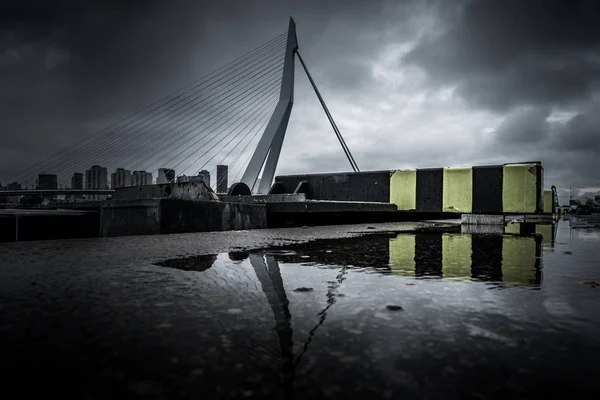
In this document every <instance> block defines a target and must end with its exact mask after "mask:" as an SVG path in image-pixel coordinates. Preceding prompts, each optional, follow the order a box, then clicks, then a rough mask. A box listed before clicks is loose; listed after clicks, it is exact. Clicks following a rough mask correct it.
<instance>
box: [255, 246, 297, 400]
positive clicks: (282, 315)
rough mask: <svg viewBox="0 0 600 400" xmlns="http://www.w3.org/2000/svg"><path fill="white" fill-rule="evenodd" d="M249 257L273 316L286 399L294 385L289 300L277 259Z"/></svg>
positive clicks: (261, 256) (257, 255)
mask: <svg viewBox="0 0 600 400" xmlns="http://www.w3.org/2000/svg"><path fill="white" fill-rule="evenodd" d="M249 259H250V264H251V265H252V268H254V272H255V273H256V277H257V278H258V280H259V282H260V285H261V287H262V290H263V292H264V293H265V296H266V297H267V301H268V302H269V305H270V306H271V310H272V311H273V316H274V317H275V332H276V333H277V336H278V338H279V346H280V350H281V368H282V375H283V392H284V398H286V399H288V398H290V397H291V396H292V391H293V386H294V341H293V330H292V324H291V319H292V316H291V314H290V309H289V304H290V302H289V300H288V298H287V294H286V293H285V287H284V286H283V279H282V277H281V271H280V270H279V263H278V262H277V260H275V258H274V257H273V256H263V255H262V254H250V256H249Z"/></svg>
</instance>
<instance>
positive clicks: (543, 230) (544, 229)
mask: <svg viewBox="0 0 600 400" xmlns="http://www.w3.org/2000/svg"><path fill="white" fill-rule="evenodd" d="M535 233H537V234H538V235H540V236H541V237H542V245H543V246H551V245H552V236H553V235H554V225H553V224H536V225H535Z"/></svg>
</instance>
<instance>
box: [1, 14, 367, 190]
mask: <svg viewBox="0 0 600 400" xmlns="http://www.w3.org/2000/svg"><path fill="white" fill-rule="evenodd" d="M296 56H297V58H298V59H299V60H300V61H301V65H302V67H303V69H304V71H305V72H306V73H307V76H308V78H309V80H310V82H311V85H312V87H313V88H314V90H315V93H316V95H317V98H318V99H319V101H320V103H321V105H322V106H323V109H324V111H325V114H326V115H327V117H328V119H329V121H330V123H331V125H332V128H333V130H334V133H335V134H336V135H337V137H338V139H339V141H340V144H341V146H342V149H343V151H344V152H345V153H346V156H347V158H348V160H349V162H350V165H351V167H352V169H353V170H354V171H358V166H357V165H356V162H355V161H354V158H353V157H352V155H351V153H350V150H349V149H348V146H347V145H346V143H345V141H344V139H343V137H342V135H341V133H340V131H339V129H338V128H337V126H336V124H335V122H334V120H333V118H332V116H331V114H330V112H329V110H328V109H327V106H326V105H325V102H324V100H323V98H322V96H321V95H320V93H319V91H318V89H317V86H316V84H315V82H314V81H313V79H312V77H311V76H310V73H309V71H308V68H307V67H306V64H305V62H304V60H303V59H302V57H301V56H300V53H299V49H298V41H297V36H296V26H295V23H294V20H293V19H292V18H290V22H289V27H288V30H287V32H285V33H283V34H281V35H278V36H277V37H275V38H273V39H271V40H269V41H268V42H266V43H264V44H262V45H261V46H258V47H257V48H255V49H253V50H252V51H250V52H248V53H246V54H244V55H243V56H241V57H239V58H237V59H235V60H233V61H231V62H230V63H228V64H226V65H224V66H223V67H221V68H219V69H218V70H216V71H214V72H212V73H210V74H208V75H207V76H205V77H203V78H201V79H198V80H196V81H194V82H192V83H191V84H189V85H187V86H185V87H183V88H181V89H180V90H178V91H177V92H175V93H172V94H171V95H169V96H167V97H165V98H163V99H160V100H159V101H157V102H155V103H153V104H150V105H148V106H147V107H145V108H143V109H142V110H140V111H138V112H136V113H135V114H133V115H131V116H129V117H127V118H125V119H123V120H121V121H119V122H117V123H115V124H113V125H111V126H109V127H107V128H106V129H104V130H102V131H100V132H97V133H95V134H93V135H91V136H90V137H87V138H85V139H84V140H82V141H80V142H78V143H75V144H73V145H72V146H70V147H69V148H67V149H64V150H63V151H61V152H60V153H58V154H55V155H54V156H52V157H50V158H48V159H46V160H43V161H41V162H39V163H37V164H35V165H32V166H31V167H29V168H27V169H26V170H23V171H21V172H19V173H17V174H15V175H14V176H13V177H12V178H11V179H9V181H14V182H15V183H17V184H20V185H22V186H24V189H25V190H8V191H5V192H2V193H4V194H5V195H16V194H19V195H23V194H40V195H49V194H70V195H77V194H108V193H111V192H112V190H114V189H115V188H114V187H110V188H109V185H108V183H109V178H108V176H109V175H108V173H109V172H110V171H116V170H117V169H120V170H121V171H123V170H125V171H129V173H131V171H133V173H134V174H136V173H138V174H139V173H142V174H146V173H147V171H148V172H154V171H157V170H159V169H161V168H162V169H165V170H171V171H174V172H175V173H176V174H175V173H173V174H172V176H170V177H169V178H168V179H166V181H165V180H163V181H161V180H160V179H159V178H158V177H157V183H169V182H174V181H179V180H184V179H185V178H186V176H188V175H191V176H197V175H199V174H201V173H206V172H207V171H208V172H209V173H210V176H214V175H215V172H216V170H217V165H227V166H228V170H229V174H228V175H225V176H223V177H219V179H220V180H223V179H227V177H228V176H229V179H230V182H232V183H234V184H233V185H231V186H229V185H226V186H229V187H230V188H231V189H234V192H237V193H243V194H250V192H252V193H267V192H268V191H269V188H270V186H271V184H272V182H273V178H274V174H275V170H276V168H277V163H278V161H279V156H280V152H281V148H282V146H283V141H284V138H285V133H286V129H287V125H288V121H289V118H290V114H291V111H292V107H293V101H294V73H295V60H296ZM84 171H86V179H85V182H81V181H82V179H81V178H80V179H79V182H80V183H79V184H72V182H73V181H72V179H74V178H72V176H73V174H75V173H79V174H83V172H84ZM117 172H118V171H117ZM117 172H115V173H117ZM40 174H43V175H44V176H45V177H50V178H51V181H52V182H51V183H50V185H42V184H40V182H37V183H35V182H36V178H37V177H38V176H40ZM98 174H101V175H102V176H100V177H99V176H98ZM53 176H55V178H53ZM80 177H82V175H80ZM231 178H233V179H231ZM221 183H222V182H220V181H216V182H215V183H214V184H213V185H211V186H212V187H213V188H215V189H216V188H217V187H220V186H221V185H220V184H221ZM145 184H147V182H145ZM58 186H61V188H59V187H58ZM77 186H79V187H77ZM126 186H131V184H130V185H126ZM13 187H14V185H13ZM62 187H65V189H62ZM230 191H231V190H230Z"/></svg>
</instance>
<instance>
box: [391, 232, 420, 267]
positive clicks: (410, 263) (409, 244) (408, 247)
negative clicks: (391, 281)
mask: <svg viewBox="0 0 600 400" xmlns="http://www.w3.org/2000/svg"><path fill="white" fill-rule="evenodd" d="M390 269H391V270H392V271H393V272H395V273H399V274H402V275H414V274H415V235H398V236H397V237H395V238H391V239H390Z"/></svg>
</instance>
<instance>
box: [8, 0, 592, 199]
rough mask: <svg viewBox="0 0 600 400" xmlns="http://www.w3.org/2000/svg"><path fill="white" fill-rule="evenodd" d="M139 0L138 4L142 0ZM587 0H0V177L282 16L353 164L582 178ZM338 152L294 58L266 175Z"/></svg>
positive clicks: (586, 166)
mask: <svg viewBox="0 0 600 400" xmlns="http://www.w3.org/2000/svg"><path fill="white" fill-rule="evenodd" d="M142 4H143V5H142ZM599 9H600V7H599V5H598V3H597V2H591V1H579V0H578V1H564V0H552V1H541V0H531V1H527V2H523V1H517V0H503V1H496V0H459V1H455V0H453V1H450V0H448V1H444V0H427V1H417V0H414V1H408V0H407V1H393V0H369V1H359V0H352V1H342V0H332V1H327V2H323V1H316V0H314V1H313V0H311V1H291V0H290V1H275V0H264V1H184V0H182V1H177V2H166V1H158V0H150V1H145V2H143V3H139V2H134V1H102V2H99V1H88V2H78V1H67V0H62V1H53V2H45V1H6V2H3V3H2V5H1V6H0V88H1V90H0V104H1V107H0V135H1V136H0V139H1V141H2V146H1V147H0V159H1V160H2V162H1V163H0V182H2V183H3V184H6V183H7V182H6V179H8V175H10V173H11V172H13V171H15V170H21V169H24V168H26V167H28V166H29V165H31V164H34V163H36V162H37V161H40V160H43V159H45V158H47V157H49V156H51V155H53V154H55V153H57V152H58V151H60V150H62V149H63V148H65V147H67V146H69V145H70V144H72V143H73V142H74V141H78V140H81V139H82V138H83V137H85V136H87V135H90V134H92V133H94V132H96V131H97V130H99V129H101V128H103V127H105V126H108V125H110V124H111V123H113V122H115V121H117V120H119V119H121V118H123V117H125V116H128V115H130V114H132V113H134V112H135V111H137V110H138V109H140V108H141V107H143V106H144V105H146V104H148V103H150V102H151V101H153V100H156V99H158V98H161V97H163V96H165V95H167V94H169V93H171V92H172V91H174V90H175V89H177V88H179V87H182V86H184V85H185V84H187V83H189V82H192V81H194V80H195V79H197V78H199V77H201V76H203V75H206V74H207V73H209V72H211V71H214V70H216V69H217V68H219V67H220V66H222V65H224V64H225V63H227V62H229V61H231V60H233V59H235V58H236V57H237V56H239V55H241V54H244V53H246V52H247V51H248V50H249V49H251V48H255V47H256V46H259V45H261V44H262V43H265V42H266V41H268V40H270V39H272V38H274V37H276V36H277V35H279V34H281V33H283V32H285V30H286V29H287V23H288V18H289V16H293V18H294V20H295V21H296V24H297V33H298V41H299V48H300V52H301V54H302V56H303V58H304V59H305V60H306V62H307V64H308V67H309V69H310V71H311V74H312V75H313V78H314V79H315V81H316V83H317V85H318V86H319V89H320V91H321V93H322V94H323V96H324V98H325V101H326V102H327V105H328V107H329V109H330V111H331V113H332V115H333V117H334V118H335V120H336V123H337V125H338V126H339V128H340V130H341V132H342V134H343V135H344V138H345V139H346V142H347V144H348V146H349V147H350V149H351V150H352V152H353V155H354V158H355V159H356V161H357V163H358V165H359V166H360V167H361V169H362V170H377V169H401V168H424V167H443V166H460V165H486V164H495V163H505V162H519V161H528V160H540V161H542V162H543V164H544V168H545V185H546V187H549V186H550V185H556V186H557V187H559V188H561V189H567V191H568V187H570V186H573V187H578V188H598V187H600V173H599V172H598V168H597V167H596V165H597V163H598V161H597V160H599V159H600V157H599V156H600V136H599V135H598V130H599V128H600V113H599V111H600V96H599V94H600V74H599V73H600V54H599V52H598V49H600V26H599V25H598V24H597V21H598V18H599V17H600V12H599ZM347 170H350V166H349V164H348V161H347V160H346V159H345V156H344V153H343V151H342V150H341V147H340V145H339V143H338V142H337V139H336V137H335V135H334V134H333V132H332V130H331V127H330V126H329V123H328V121H327V119H326V117H325V115H324V113H323V111H322V109H321V108H320V105H319V103H318V101H317V99H316V97H315V95H314V93H313V92H312V89H311V87H310V85H309V83H308V80H307V79H306V77H305V76H304V74H303V72H302V70H301V68H300V66H299V63H298V64H297V67H296V93H295V101H294V109H293V111H292V116H291V119H290V123H289V126H288V130H287V135H286V139H285V143H284V146H283V150H282V154H281V158H280V162H279V166H278V169H277V174H278V175H283V174H296V173H310V172H336V171H347Z"/></svg>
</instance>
